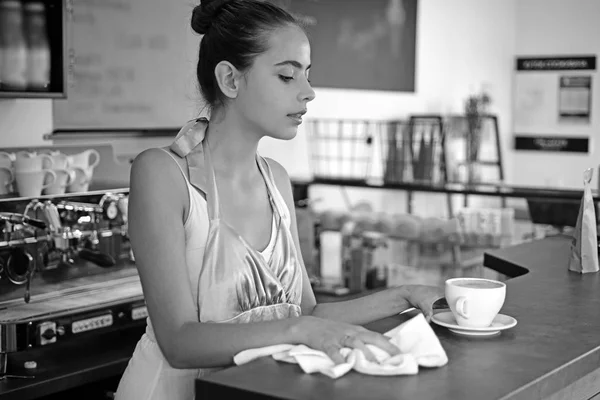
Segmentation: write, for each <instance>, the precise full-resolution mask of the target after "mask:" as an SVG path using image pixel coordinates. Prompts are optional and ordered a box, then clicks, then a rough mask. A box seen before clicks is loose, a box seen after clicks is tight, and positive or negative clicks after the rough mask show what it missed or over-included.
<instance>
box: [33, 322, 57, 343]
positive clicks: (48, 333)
mask: <svg viewBox="0 0 600 400" xmlns="http://www.w3.org/2000/svg"><path fill="white" fill-rule="evenodd" d="M56 336H57V335H56V322H50V321H46V322H42V323H40V324H38V325H37V337H38V343H39V344H40V345H42V346H44V345H47V344H50V343H55V342H56Z"/></svg>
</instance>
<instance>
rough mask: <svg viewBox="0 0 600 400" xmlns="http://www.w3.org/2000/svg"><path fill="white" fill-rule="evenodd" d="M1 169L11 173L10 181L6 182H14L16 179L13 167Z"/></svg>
mask: <svg viewBox="0 0 600 400" xmlns="http://www.w3.org/2000/svg"><path fill="white" fill-rule="evenodd" d="M0 169H5V170H7V171H8V173H9V175H10V180H9V181H8V182H6V184H7V185H8V184H10V183H13V182H14V181H15V173H14V172H13V170H12V168H7V167H0Z"/></svg>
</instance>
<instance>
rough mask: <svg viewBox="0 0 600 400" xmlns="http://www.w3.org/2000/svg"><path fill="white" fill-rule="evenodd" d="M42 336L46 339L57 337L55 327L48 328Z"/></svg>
mask: <svg viewBox="0 0 600 400" xmlns="http://www.w3.org/2000/svg"><path fill="white" fill-rule="evenodd" d="M42 337H43V338H44V339H46V340H52V339H54V338H55V337H56V331H55V330H54V329H46V330H45V331H44V332H43V333H42Z"/></svg>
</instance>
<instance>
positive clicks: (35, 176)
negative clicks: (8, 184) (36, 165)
mask: <svg viewBox="0 0 600 400" xmlns="http://www.w3.org/2000/svg"><path fill="white" fill-rule="evenodd" d="M48 174H50V176H51V178H50V179H49V180H47V179H46V177H47V176H48ZM15 180H16V181H17V189H18V192H19V196H21V197H37V196H40V195H41V194H42V189H45V188H47V187H48V186H50V185H52V184H53V183H54V182H55V181H56V172H54V171H52V170H51V169H42V170H39V171H16V172H15ZM44 182H45V183H44Z"/></svg>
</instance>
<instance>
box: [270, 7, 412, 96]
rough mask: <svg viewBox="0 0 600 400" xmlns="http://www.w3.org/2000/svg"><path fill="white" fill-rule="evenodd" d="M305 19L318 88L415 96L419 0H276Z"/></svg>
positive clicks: (312, 75)
mask: <svg viewBox="0 0 600 400" xmlns="http://www.w3.org/2000/svg"><path fill="white" fill-rule="evenodd" d="M272 1H273V2H274V3H276V4H279V5H282V6H284V7H285V8H287V9H288V10H289V11H291V12H292V13H293V14H294V15H295V16H296V18H298V19H299V20H301V21H302V22H303V23H304V25H305V27H306V31H307V33H308V36H309V39H310V42H311V57H312V68H311V72H310V79H311V82H312V84H313V86H315V87H324V88H339V89H359V90H382V91H383V90H384V91H399V92H414V90H415V68H416V67H415V65H416V64H415V60H416V30H417V0H344V1H340V0H272Z"/></svg>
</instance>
